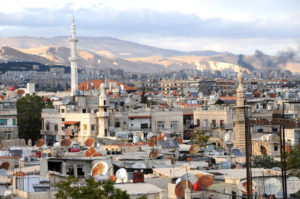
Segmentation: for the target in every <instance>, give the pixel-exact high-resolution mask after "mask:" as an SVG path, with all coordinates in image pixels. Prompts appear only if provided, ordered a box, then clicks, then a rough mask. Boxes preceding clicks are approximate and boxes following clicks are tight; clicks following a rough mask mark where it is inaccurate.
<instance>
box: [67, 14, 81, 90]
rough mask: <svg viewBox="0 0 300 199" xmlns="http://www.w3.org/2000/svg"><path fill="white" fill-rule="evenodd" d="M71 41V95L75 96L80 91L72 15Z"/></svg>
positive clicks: (76, 40)
mask: <svg viewBox="0 0 300 199" xmlns="http://www.w3.org/2000/svg"><path fill="white" fill-rule="evenodd" d="M69 41H70V44H71V46H70V49H71V54H70V57H69V60H70V63H71V96H75V95H76V94H77V91H78V60H79V58H78V56H77V42H78V39H77V38H76V26H75V23H74V17H73V16H72V24H71V37H70V38H69Z"/></svg>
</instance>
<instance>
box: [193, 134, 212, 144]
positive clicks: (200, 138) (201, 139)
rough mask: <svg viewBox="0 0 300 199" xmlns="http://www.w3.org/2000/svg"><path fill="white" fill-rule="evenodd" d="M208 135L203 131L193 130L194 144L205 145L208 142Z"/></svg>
mask: <svg viewBox="0 0 300 199" xmlns="http://www.w3.org/2000/svg"><path fill="white" fill-rule="evenodd" d="M208 139H209V136H206V135H205V133H204V132H194V133H193V136H192V140H193V142H194V143H195V144H198V145H199V146H200V147H206V145H207V143H208Z"/></svg>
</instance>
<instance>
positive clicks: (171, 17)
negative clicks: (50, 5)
mask: <svg viewBox="0 0 300 199" xmlns="http://www.w3.org/2000/svg"><path fill="white" fill-rule="evenodd" d="M71 13H72V10H71V5H67V6H65V7H63V8H60V9H57V10H54V9H46V8H34V9H33V8H31V9H25V10H24V11H22V12H18V13H10V14H4V13H0V26H6V27H10V26H11V27H24V28H30V29H32V30H33V29H34V28H36V29H38V30H39V31H41V30H40V29H41V28H44V31H43V32H41V34H43V35H44V36H54V35H48V34H49V33H48V34H47V29H48V28H58V29H61V28H63V27H66V29H67V28H69V25H70V18H71ZM75 17H76V21H77V24H78V32H80V31H81V30H83V31H82V32H84V33H85V34H88V35H89V36H90V35H95V34H96V35H95V36H98V35H97V34H101V33H102V35H103V34H108V35H107V36H109V34H113V35H116V34H117V35H118V34H128V35H132V34H146V35H156V36H172V37H174V36H179V37H182V36H185V37H196V38H197V37H219V38H258V37H260V38H264V37H265V38H285V39H287V38H299V35H300V26H299V25H298V26H295V24H294V23H293V22H291V23H289V21H268V20H267V19H254V20H253V21H229V20H223V19H221V18H210V19H201V18H199V16H197V15H196V14H183V13H180V12H178V11H173V12H159V11H154V10H148V9H141V10H135V9H130V10H121V11H120V10H118V11H117V10H113V9H111V8H105V7H100V6H97V7H94V8H80V9H78V10H77V11H76V13H75ZM33 31H35V30H33ZM15 34H16V33H15ZM20 34H22V32H20ZM63 34H66V33H65V32H57V33H56V35H63Z"/></svg>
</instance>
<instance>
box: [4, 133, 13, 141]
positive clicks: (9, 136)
mask: <svg viewBox="0 0 300 199" xmlns="http://www.w3.org/2000/svg"><path fill="white" fill-rule="evenodd" d="M4 135H5V137H6V139H8V140H9V139H11V138H12V136H11V131H4Z"/></svg>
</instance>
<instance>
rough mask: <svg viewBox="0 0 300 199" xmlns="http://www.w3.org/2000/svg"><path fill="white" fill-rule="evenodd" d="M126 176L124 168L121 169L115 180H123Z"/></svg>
mask: <svg viewBox="0 0 300 199" xmlns="http://www.w3.org/2000/svg"><path fill="white" fill-rule="evenodd" d="M126 175H127V171H126V169H124V168H121V169H119V170H118V171H117V172H116V178H117V179H118V180H123V179H124V178H125V177H126Z"/></svg>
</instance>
